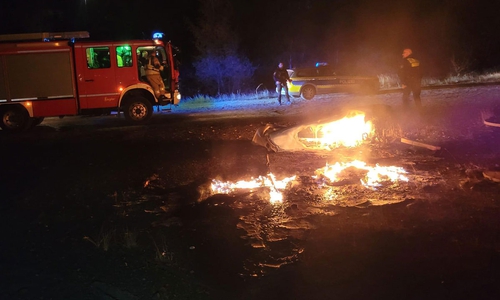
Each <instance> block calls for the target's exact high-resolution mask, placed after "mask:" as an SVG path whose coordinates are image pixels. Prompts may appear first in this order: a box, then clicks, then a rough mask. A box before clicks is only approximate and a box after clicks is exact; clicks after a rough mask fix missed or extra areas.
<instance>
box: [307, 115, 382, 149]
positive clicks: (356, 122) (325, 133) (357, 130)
mask: <svg viewBox="0 0 500 300" xmlns="http://www.w3.org/2000/svg"><path fill="white" fill-rule="evenodd" d="M310 128H311V131H312V132H313V134H314V137H312V138H311V137H303V138H299V140H302V141H304V142H308V143H312V144H314V145H316V147H319V148H320V149H325V150H332V149H334V148H337V147H339V146H345V147H356V146H359V145H360V144H361V143H362V142H363V140H365V139H366V138H367V137H368V136H369V135H371V134H372V133H373V126H372V123H371V122H369V121H368V122H365V114H364V113H361V112H355V113H352V114H351V116H346V117H344V118H342V119H340V120H337V121H334V122H330V123H324V124H319V125H310Z"/></svg>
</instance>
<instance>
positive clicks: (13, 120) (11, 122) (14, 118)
mask: <svg viewBox="0 0 500 300" xmlns="http://www.w3.org/2000/svg"><path fill="white" fill-rule="evenodd" d="M0 116H1V122H0V127H1V128H2V130H5V131H21V130H25V129H27V128H29V127H30V125H31V123H32V121H31V118H30V117H29V114H28V112H27V111H26V109H25V108H24V107H23V106H21V105H6V106H4V107H0Z"/></svg>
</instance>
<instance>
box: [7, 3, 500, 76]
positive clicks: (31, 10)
mask: <svg viewBox="0 0 500 300" xmlns="http://www.w3.org/2000/svg"><path fill="white" fill-rule="evenodd" d="M205 1H225V0H205ZM229 3H231V5H230V6H229V7H230V10H229V11H230V12H231V14H229V20H230V27H231V30H233V31H234V32H235V34H236V36H237V37H238V41H239V50H240V52H241V53H242V54H244V55H245V56H247V57H248V58H249V59H250V60H251V62H252V63H253V64H254V65H255V66H257V67H258V68H264V69H265V68H267V67H271V68H274V67H275V65H276V64H277V62H278V61H284V62H285V63H286V64H287V65H288V66H294V67H299V66H312V64H313V63H314V62H316V61H325V62H328V63H329V64H332V65H336V66H339V67H343V68H346V69H349V70H351V71H352V72H364V73H372V74H380V73H386V72H393V71H394V70H393V67H394V65H395V64H396V63H395V62H396V61H397V60H398V59H399V58H400V56H401V51H402V49H403V48H405V47H411V48H412V49H413V50H414V53H415V55H416V56H418V57H419V58H420V59H421V60H422V61H423V62H424V63H425V65H426V66H427V68H426V72H427V73H428V74H429V75H433V76H444V75H446V74H447V73H448V72H449V71H450V64H451V63H450V62H451V58H452V57H453V58H454V61H455V62H459V63H461V64H463V65H464V66H467V68H468V69H469V70H471V71H474V70H477V71H481V70H488V69H493V68H496V69H498V68H500V55H499V53H500V17H499V15H498V14H499V8H500V0H489V1H487V0H479V1H472V0H462V1H461V0H442V1H437V0H414V1H408V0H398V1H395V0H350V1H344V0H330V1H326V0H316V1H314V0H286V1H284V0H274V1H271V0H253V1H243V0H232V1H229ZM0 5H1V9H0V24H1V25H0V33H1V34H7V33H23V32H46V31H53V32H57V31H73V30H86V31H89V32H90V35H91V37H92V38H94V39H132V38H142V37H149V36H150V35H151V32H152V31H156V30H157V31H161V32H164V33H165V34H166V35H167V37H168V38H169V39H170V40H171V41H172V42H173V43H174V44H175V45H177V46H178V47H179V48H180V49H181V51H182V58H183V60H184V62H185V63H189V62H190V61H191V60H193V59H194V58H195V57H196V55H197V52H196V50H195V48H194V46H193V45H194V43H193V35H192V34H191V32H190V31H189V25H188V24H189V22H193V23H195V24H196V23H197V20H198V16H199V15H200V9H199V8H200V5H199V0H182V1H172V0H166V1H150V0H141V1H133V0H130V1H123V0H86V1H85V0H79V1H68V0H36V1H33V0H27V1H9V2H8V3H7V1H2V4H0Z"/></svg>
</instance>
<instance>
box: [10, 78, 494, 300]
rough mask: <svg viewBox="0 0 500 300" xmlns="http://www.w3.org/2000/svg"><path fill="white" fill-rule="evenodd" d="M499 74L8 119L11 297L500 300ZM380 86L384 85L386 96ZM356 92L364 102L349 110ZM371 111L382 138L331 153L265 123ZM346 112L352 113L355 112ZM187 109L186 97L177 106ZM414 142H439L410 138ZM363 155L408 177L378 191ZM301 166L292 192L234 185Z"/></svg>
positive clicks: (355, 100)
mask: <svg viewBox="0 0 500 300" xmlns="http://www.w3.org/2000/svg"><path fill="white" fill-rule="evenodd" d="M497 95H500V94H499V93H498V89H497V88H496V87H478V88H470V87H469V88H464V89H459V88H456V89H453V90H443V91H439V90H432V91H425V92H424V94H423V96H424V97H425V98H424V100H432V101H424V105H425V108H424V112H423V114H421V115H419V114H418V113H416V112H415V111H414V110H410V111H407V112H404V111H402V110H401V107H400V106H399V101H398V100H399V95H397V94H395V95H377V96H367V97H368V98H364V99H361V100H360V99H358V98H356V97H357V96H356V95H347V94H346V95H344V94H342V95H338V96H325V97H324V98H320V99H318V101H316V102H313V103H311V102H309V103H305V102H304V101H301V102H297V103H294V104H292V105H291V106H288V107H275V106H272V107H269V108H268V109H267V110H258V109H254V110H252V109H248V108H247V109H245V110H244V111H245V112H244V113H243V110H237V111H234V112H233V111H230V110H227V109H226V111H225V112H224V113H221V112H220V111H215V112H213V111H205V112H194V113H186V112H184V111H182V110H180V109H179V111H177V112H176V111H172V112H170V113H169V112H163V113H161V114H157V115H156V116H155V118H154V120H153V121H152V122H151V124H148V125H140V126H129V125H126V124H124V123H123V120H120V119H118V118H116V117H113V116H108V117H101V118H66V119H62V120H59V119H56V118H54V119H48V120H46V121H45V122H44V123H42V125H40V126H38V127H36V128H35V129H34V130H32V131H30V132H26V133H21V134H18V135H11V134H6V133H4V132H0V143H1V145H2V156H1V166H2V180H1V181H0V190H1V199H2V200H1V204H0V220H1V222H2V228H3V229H4V230H3V236H2V247H1V249H2V250H1V254H2V255H1V260H0V264H1V266H2V274H3V275H2V277H3V278H2V280H1V281H0V293H1V294H0V298H2V299H286V298H288V299H380V298H389V299H401V298H406V299H423V298H427V299H497V298H498V296H499V295H500V293H499V292H500V288H499V279H500V256H499V254H500V239H499V225H500V219H499V216H500V214H499V203H500V196H498V195H499V192H500V183H498V182H495V181H492V180H490V179H488V178H485V176H484V172H485V171H495V170H498V169H499V167H500V166H499V164H500V160H499V158H500V151H499V147H498V145H499V143H500V142H499V140H500V129H499V128H495V127H489V126H485V124H484V123H483V122H482V118H485V117H488V118H490V119H491V120H494V116H495V115H496V114H497V112H498V107H499V106H498V104H497V101H496V97H497ZM370 97H371V98H370ZM345 103H351V104H350V105H346V104H345ZM347 106H349V108H355V109H362V110H363V111H366V113H367V115H368V116H369V118H370V119H372V120H373V121H374V124H375V126H376V128H377V130H378V137H379V138H378V139H374V140H370V141H365V143H364V144H363V145H361V146H359V147H356V148H349V149H347V148H339V149H336V150H335V151H333V152H329V153H326V152H306V151H302V152H293V153H292V152H278V153H275V152H268V151H267V150H266V148H264V147H261V146H258V145H254V144H252V142H251V140H252V137H253V135H254V134H255V132H256V130H257V129H258V128H259V127H261V126H264V125H265V124H268V123H271V124H279V125H283V126H293V125H296V124H299V123H300V122H304V121H305V120H312V119H321V118H324V117H327V116H331V115H332V114H336V115H342V114H343V113H344V112H345V111H346V109H347ZM341 107H342V108H341ZM174 110H175V109H174ZM401 137H405V138H408V139H412V140H414V141H420V142H423V143H426V144H429V145H436V146H439V147H440V149H439V150H429V149H427V148H424V147H416V146H411V145H408V144H404V143H401V142H400V138H401ZM355 159H360V160H363V161H365V162H366V163H367V164H369V165H372V166H374V165H376V164H379V165H382V166H398V167H402V168H404V169H405V170H406V171H407V174H406V176H407V177H408V182H402V181H399V182H386V183H384V184H382V185H381V186H379V187H377V188H376V189H373V188H366V187H364V186H363V185H362V184H360V181H359V179H360V178H362V177H363V176H364V173H362V172H361V173H360V172H359V171H357V170H352V169H350V170H349V171H348V172H346V173H344V175H343V178H342V180H340V181H339V182H337V183H330V184H327V185H322V186H320V185H318V183H317V181H316V179H315V178H314V174H315V170H317V169H318V168H322V167H323V166H325V164H326V163H334V162H348V161H352V160H355ZM269 172H271V173H273V174H275V175H276V179H278V180H279V179H281V178H285V177H289V176H296V179H295V180H293V181H292V182H291V183H290V185H288V186H287V188H286V190H284V192H283V194H284V200H283V202H282V203H278V204H273V203H271V202H270V201H269V191H268V190H267V189H255V190H252V191H250V190H238V191H235V192H232V193H230V194H214V193H212V192H211V191H210V189H209V186H210V183H211V182H212V180H213V179H217V180H220V181H224V182H235V181H238V180H250V179H251V178H258V177H259V176H266V175H267V174H269Z"/></svg>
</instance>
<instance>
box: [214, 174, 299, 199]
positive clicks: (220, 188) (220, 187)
mask: <svg viewBox="0 0 500 300" xmlns="http://www.w3.org/2000/svg"><path fill="white" fill-rule="evenodd" d="M295 177H296V176H292V177H287V178H284V179H282V180H276V177H275V176H274V174H272V173H269V174H268V175H267V176H259V177H258V178H257V179H253V178H252V179H251V180H249V181H245V180H240V181H237V182H235V183H232V182H229V181H226V182H223V181H220V180H215V179H213V180H212V184H211V188H212V192H213V193H215V194H231V193H234V192H235V191H236V190H250V191H253V190H255V189H258V188H268V189H269V196H270V201H271V203H281V202H283V194H282V191H284V190H285V189H286V187H287V185H288V183H290V182H291V181H292V180H295Z"/></svg>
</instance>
